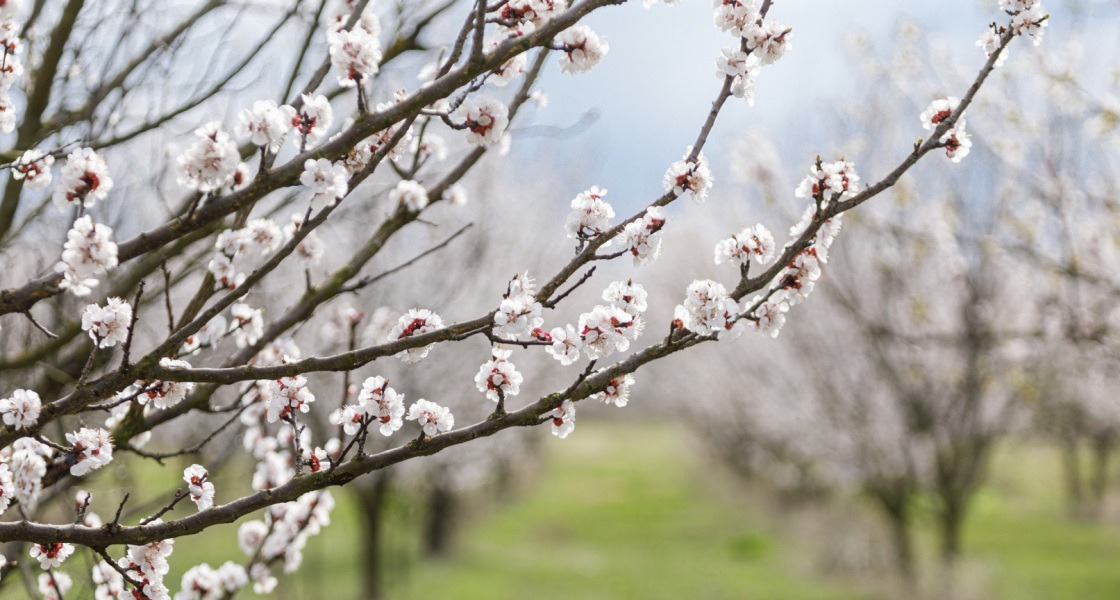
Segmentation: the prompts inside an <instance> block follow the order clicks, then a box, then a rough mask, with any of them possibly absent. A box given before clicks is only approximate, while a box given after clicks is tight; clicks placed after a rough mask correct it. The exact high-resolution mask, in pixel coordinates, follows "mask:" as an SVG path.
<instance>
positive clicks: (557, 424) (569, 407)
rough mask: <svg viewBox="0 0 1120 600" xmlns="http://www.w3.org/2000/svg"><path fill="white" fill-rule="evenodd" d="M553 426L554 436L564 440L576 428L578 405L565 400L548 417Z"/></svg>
mask: <svg viewBox="0 0 1120 600" xmlns="http://www.w3.org/2000/svg"><path fill="white" fill-rule="evenodd" d="M546 416H547V417H548V419H549V422H550V423H551V424H552V435H554V436H556V437H558V438H560V439H564V438H566V437H568V434H569V433H571V432H572V431H573V430H574V429H575V428H576V405H575V404H573V403H572V401H571V400H565V401H564V402H563V403H562V404H560V406H558V407H556V408H555V409H553V410H552V412H549V413H548V414H547V415H546Z"/></svg>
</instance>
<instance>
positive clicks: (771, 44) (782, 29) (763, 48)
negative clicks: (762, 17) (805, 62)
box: [743, 21, 793, 65]
mask: <svg viewBox="0 0 1120 600" xmlns="http://www.w3.org/2000/svg"><path fill="white" fill-rule="evenodd" d="M789 34H790V28H789V27H786V26H785V25H783V24H781V23H778V22H776V21H763V22H762V23H754V24H752V25H750V26H749V27H748V28H747V29H746V31H744V32H743V39H745V40H746V41H747V48H748V49H750V50H752V51H753V54H754V55H755V56H757V57H758V60H759V63H760V64H762V65H770V64H774V63H776V62H778V61H779V60H781V58H782V57H783V56H785V55H786V53H787V52H789V51H790V49H791V48H793V44H792V43H790V41H789V38H790V35H789Z"/></svg>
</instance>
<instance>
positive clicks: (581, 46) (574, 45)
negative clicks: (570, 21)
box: [555, 25, 610, 73]
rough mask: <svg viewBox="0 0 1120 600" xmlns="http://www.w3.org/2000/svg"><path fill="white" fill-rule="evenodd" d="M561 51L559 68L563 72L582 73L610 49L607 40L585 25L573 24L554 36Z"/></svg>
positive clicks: (595, 63)
mask: <svg viewBox="0 0 1120 600" xmlns="http://www.w3.org/2000/svg"><path fill="white" fill-rule="evenodd" d="M555 42H556V44H558V47H559V49H560V51H561V54H560V70H561V71H562V72H564V73H582V72H584V71H588V70H590V69H592V68H594V67H595V65H597V64H599V61H600V60H602V59H603V57H604V56H606V54H607V52H608V51H609V50H610V45H609V44H607V40H605V39H603V38H601V37H599V36H598V34H596V33H595V32H594V31H591V28H590V27H588V26H587V25H573V26H571V27H569V28H567V29H565V30H564V31H561V32H560V34H559V35H557V36H556V38H555Z"/></svg>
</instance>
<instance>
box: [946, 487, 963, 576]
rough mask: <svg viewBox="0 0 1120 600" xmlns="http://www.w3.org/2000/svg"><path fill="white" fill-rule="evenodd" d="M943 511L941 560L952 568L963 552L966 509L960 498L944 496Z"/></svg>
mask: <svg viewBox="0 0 1120 600" xmlns="http://www.w3.org/2000/svg"><path fill="white" fill-rule="evenodd" d="M943 500H944V504H945V506H944V508H943V509H942V511H941V515H940V517H941V562H942V564H944V565H945V567H946V568H947V569H951V568H952V566H953V564H954V563H955V562H956V560H957V557H959V556H960V554H961V528H962V526H963V525H964V510H963V506H962V505H961V502H960V501H959V499H958V498H943Z"/></svg>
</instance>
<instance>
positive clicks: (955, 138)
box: [921, 96, 972, 162]
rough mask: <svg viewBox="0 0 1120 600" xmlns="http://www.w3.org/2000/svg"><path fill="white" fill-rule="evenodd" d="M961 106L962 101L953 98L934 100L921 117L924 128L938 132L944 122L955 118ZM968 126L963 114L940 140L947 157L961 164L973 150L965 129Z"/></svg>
mask: <svg viewBox="0 0 1120 600" xmlns="http://www.w3.org/2000/svg"><path fill="white" fill-rule="evenodd" d="M960 104H961V101H960V99H959V98H955V97H953V96H949V97H948V98H942V99H940V100H934V101H933V102H931V103H930V105H929V107H928V108H926V110H925V112H923V113H922V115H921V120H922V127H924V128H925V129H926V131H937V128H938V127H940V126H941V124H942V123H943V122H944V121H946V120H947V119H949V118H951V117H952V116H953V113H954V112H956V110H957V108H958V107H959V106H960ZM966 125H967V123H966V122H965V119H964V113H961V114H960V115H959V116H958V117H957V119H956V121H954V122H953V124H952V127H950V128H949V129H947V130H946V131H945V133H943V134H942V135H941V137H940V138H938V142H939V143H940V144H941V147H943V148H945V154H946V156H948V157H949V158H950V159H951V160H952V161H953V162H960V161H961V160H962V159H963V158H964V157H966V156H968V153H969V151H970V150H971V149H972V139H971V137H970V136H969V135H968V131H966V129H965V127H966Z"/></svg>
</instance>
